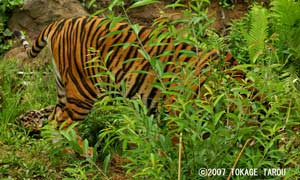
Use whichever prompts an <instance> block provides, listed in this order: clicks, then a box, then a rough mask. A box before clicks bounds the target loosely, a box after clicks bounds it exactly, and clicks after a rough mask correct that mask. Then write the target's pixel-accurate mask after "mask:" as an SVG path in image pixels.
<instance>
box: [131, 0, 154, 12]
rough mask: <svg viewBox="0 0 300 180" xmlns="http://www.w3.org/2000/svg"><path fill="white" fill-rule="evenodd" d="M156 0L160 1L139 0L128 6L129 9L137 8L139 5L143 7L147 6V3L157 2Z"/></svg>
mask: <svg viewBox="0 0 300 180" xmlns="http://www.w3.org/2000/svg"><path fill="white" fill-rule="evenodd" d="M156 2H158V1H154V0H143V1H138V2H136V3H133V4H132V5H131V6H129V8H127V10H129V9H133V8H137V7H141V6H146V5H149V4H153V3H156Z"/></svg>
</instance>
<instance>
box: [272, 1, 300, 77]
mask: <svg viewBox="0 0 300 180" xmlns="http://www.w3.org/2000/svg"><path fill="white" fill-rule="evenodd" d="M271 12H272V14H271V15H272V18H273V19H274V30H275V32H276V33H277V34H278V37H279V43H278V45H277V47H278V48H279V49H281V50H285V53H287V54H289V57H291V55H292V57H291V58H289V59H288V60H289V62H288V63H289V64H290V65H291V66H292V67H291V68H292V69H294V70H296V71H297V72H296V74H297V75H298V76H300V72H299V69H300V50H299V49H300V2H299V1H295V0H273V1H272V3H271ZM283 55H284V54H283ZM283 59H285V57H284V56H283Z"/></svg>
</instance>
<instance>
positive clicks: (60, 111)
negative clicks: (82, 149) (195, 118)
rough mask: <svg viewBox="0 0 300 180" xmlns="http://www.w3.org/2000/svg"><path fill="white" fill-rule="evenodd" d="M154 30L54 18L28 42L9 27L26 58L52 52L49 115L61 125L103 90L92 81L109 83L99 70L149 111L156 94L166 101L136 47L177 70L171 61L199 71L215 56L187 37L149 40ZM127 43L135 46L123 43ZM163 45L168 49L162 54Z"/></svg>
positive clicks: (83, 112) (76, 117)
mask: <svg viewBox="0 0 300 180" xmlns="http://www.w3.org/2000/svg"><path fill="white" fill-rule="evenodd" d="M156 34H159V33H157V31H155V29H154V28H152V27H147V26H140V28H139V31H138V33H137V32H136V31H134V30H133V27H132V25H131V24H130V23H128V22H118V23H115V22H112V21H109V20H108V19H107V18H102V17H97V16H94V17H89V16H84V17H71V18H65V19H62V20H58V21H55V22H53V23H51V24H49V25H47V26H46V27H45V28H44V29H43V30H42V31H41V32H40V34H39V35H38V37H37V38H36V40H35V41H34V42H33V43H32V46H30V45H29V43H28V42H27V41H26V39H25V37H24V35H23V34H22V33H21V32H20V31H18V30H16V31H14V35H15V36H16V37H17V38H18V39H19V40H20V41H21V43H22V44H23V46H24V48H25V50H26V53H27V55H28V57H30V58H34V57H36V56H37V55H38V54H39V52H40V51H41V50H42V49H43V48H44V47H45V46H46V45H47V44H48V46H49V48H50V51H51V53H52V56H53V58H52V59H53V60H52V61H53V66H54V73H55V82H56V89H57V103H56V106H55V108H54V110H53V113H52V115H51V116H50V117H49V120H53V121H56V122H57V123H58V124H61V123H62V122H66V125H65V126H69V125H71V124H72V123H73V122H74V121H77V122H80V121H82V120H83V119H84V118H85V117H86V116H87V114H88V113H89V112H90V111H91V109H92V107H93V105H94V104H95V102H96V101H98V100H99V98H100V97H103V96H102V95H103V94H104V93H105V91H107V90H109V88H106V87H99V86H96V85H97V84H99V83H100V84H101V83H108V84H109V83H112V80H111V79H110V78H107V77H105V76H101V75H97V74H101V73H103V72H105V71H110V72H111V73H112V74H113V75H114V82H113V83H115V84H117V85H118V86H121V83H122V82H123V83H124V82H125V94H124V96H125V97H126V98H134V97H136V96H139V97H140V98H141V99H142V102H143V103H144V104H145V106H146V107H147V108H148V109H149V111H150V112H153V111H155V109H157V107H158V106H159V102H160V99H162V101H169V102H170V100H169V99H168V98H169V97H167V96H166V95H164V94H163V93H162V92H161V91H160V90H159V89H158V88H157V87H155V86H153V83H155V82H157V81H158V77H157V75H156V72H155V69H154V68H153V67H152V65H151V63H150V61H149V59H147V57H145V55H143V53H141V49H142V50H143V51H144V52H146V53H147V54H148V55H149V57H157V59H156V60H157V61H160V62H161V63H162V64H165V65H164V66H163V72H172V73H177V72H179V71H180V70H181V69H180V67H177V66H176V67H175V65H174V64H175V63H176V62H183V63H191V64H193V69H194V71H193V72H194V73H195V75H196V76H200V77H201V70H202V69H204V68H205V67H207V66H209V62H213V61H218V60H219V59H220V56H221V55H220V51H219V50H209V51H208V50H202V49H201V50H197V48H195V47H194V46H192V45H189V44H187V43H182V42H180V43H177V44H176V41H175V38H172V37H165V38H161V39H160V43H158V45H156V46H154V45H152V44H153V43H154V42H153V39H154V40H155V37H156V36H157V37H156V38H159V36H158V35H156ZM153 37H154V38H153ZM130 43H132V44H139V46H137V45H132V46H130V45H127V46H126V47H125V44H130ZM154 44H155V43H154ZM92 50H93V51H94V52H97V53H93V52H92ZM167 51H170V52H171V51H172V52H173V53H165V54H164V52H167ZM184 51H191V52H195V55H194V56H188V55H186V54H185V53H183V52H184ZM95 58H96V59H97V60H96V61H95V60H94V59H95ZM224 62H228V63H229V64H234V63H236V61H235V60H234V58H233V56H232V55H231V54H230V53H229V52H228V53H226V55H224ZM103 66H104V67H105V68H103ZM137 72H147V73H137ZM205 79H206V77H204V76H203V78H200V81H199V85H197V86H196V87H193V91H195V92H197V91H199V88H201V85H202V84H203V83H204V82H205ZM167 80H168V79H166V81H167ZM170 86H171V85H170ZM105 88H106V89H105Z"/></svg>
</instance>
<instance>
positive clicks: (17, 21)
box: [8, 0, 89, 39]
mask: <svg viewBox="0 0 300 180" xmlns="http://www.w3.org/2000/svg"><path fill="white" fill-rule="evenodd" d="M85 15H89V13H88V12H87V11H86V10H85V9H84V7H82V5H81V4H80V2H79V1H78V0H25V1H24V5H23V6H22V7H21V8H19V9H16V10H15V11H14V12H13V15H12V17H11V18H10V19H9V23H8V26H9V28H10V29H11V30H15V29H18V30H22V31H25V32H26V33H27V36H29V37H30V38H31V39H34V38H36V37H37V36H38V34H39V32H40V31H41V30H42V29H43V28H44V27H45V26H46V25H47V24H49V23H51V22H53V21H55V20H58V19H61V18H66V17H75V16H85Z"/></svg>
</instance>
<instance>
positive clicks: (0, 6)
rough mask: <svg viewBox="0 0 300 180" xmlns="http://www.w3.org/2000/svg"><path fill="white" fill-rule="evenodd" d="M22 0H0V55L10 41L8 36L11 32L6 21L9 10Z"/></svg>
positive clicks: (6, 48) (7, 47)
mask: <svg viewBox="0 0 300 180" xmlns="http://www.w3.org/2000/svg"><path fill="white" fill-rule="evenodd" d="M22 3H23V0H1V1H0V56H1V55H2V54H3V53H4V52H5V51H7V50H8V49H9V48H10V47H11V45H12V42H11V40H9V39H10V37H11V36H12V32H11V31H10V30H9V29H8V28H7V24H6V23H7V21H8V18H9V16H10V13H11V11H12V10H13V9H14V8H15V7H16V6H18V5H20V4H22Z"/></svg>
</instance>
